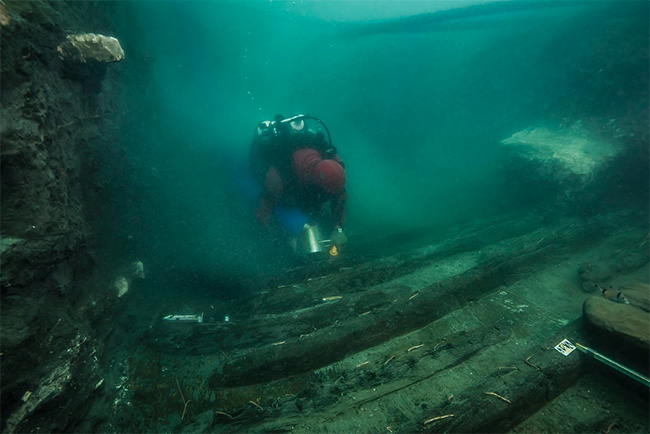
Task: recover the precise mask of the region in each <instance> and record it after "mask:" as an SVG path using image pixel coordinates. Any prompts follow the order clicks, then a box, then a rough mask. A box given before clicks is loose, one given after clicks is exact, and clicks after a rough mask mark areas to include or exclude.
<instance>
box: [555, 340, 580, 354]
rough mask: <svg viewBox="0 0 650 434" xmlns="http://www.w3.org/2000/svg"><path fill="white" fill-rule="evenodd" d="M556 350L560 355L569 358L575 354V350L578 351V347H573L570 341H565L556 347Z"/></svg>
mask: <svg viewBox="0 0 650 434" xmlns="http://www.w3.org/2000/svg"><path fill="white" fill-rule="evenodd" d="M555 349H556V350H557V352H558V353H561V354H564V355H565V356H568V355H569V354H571V353H572V352H573V350H575V349H576V346H575V345H573V344H572V343H571V342H569V341H568V339H565V340H563V341H562V342H560V343H559V344H557V345H556V346H555Z"/></svg>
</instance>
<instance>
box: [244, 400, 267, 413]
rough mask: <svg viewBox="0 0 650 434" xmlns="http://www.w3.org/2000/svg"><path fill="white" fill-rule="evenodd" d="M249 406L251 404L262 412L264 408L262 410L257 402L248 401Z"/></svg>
mask: <svg viewBox="0 0 650 434" xmlns="http://www.w3.org/2000/svg"><path fill="white" fill-rule="evenodd" d="M248 403H249V404H253V405H254V406H255V407H257V408H259V409H260V410H262V411H264V408H262V406H261V405H259V404H258V403H257V402H255V401H253V400H250V401H248Z"/></svg>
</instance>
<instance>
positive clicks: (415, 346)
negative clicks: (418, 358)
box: [406, 344, 424, 353]
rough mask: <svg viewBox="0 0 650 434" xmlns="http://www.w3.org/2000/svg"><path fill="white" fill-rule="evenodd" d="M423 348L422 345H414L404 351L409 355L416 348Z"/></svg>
mask: <svg viewBox="0 0 650 434" xmlns="http://www.w3.org/2000/svg"><path fill="white" fill-rule="evenodd" d="M423 346H424V344H420V345H414V346H412V347H411V348H409V349H408V350H406V352H407V353H410V352H411V351H413V350H417V349H418V348H422V347H423Z"/></svg>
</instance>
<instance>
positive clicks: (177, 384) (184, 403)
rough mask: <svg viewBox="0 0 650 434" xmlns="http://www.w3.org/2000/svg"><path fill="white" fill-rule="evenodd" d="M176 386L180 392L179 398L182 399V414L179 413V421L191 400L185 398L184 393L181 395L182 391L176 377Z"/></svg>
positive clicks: (183, 416) (183, 417)
mask: <svg viewBox="0 0 650 434" xmlns="http://www.w3.org/2000/svg"><path fill="white" fill-rule="evenodd" d="M176 387H178V391H179V392H180V394H181V399H182V400H183V414H182V415H181V422H182V421H183V420H184V419H185V413H186V412H187V405H188V404H189V403H190V402H192V400H191V399H190V400H187V401H186V400H185V395H183V391H182V390H181V385H180V384H179V383H178V378H177V379H176Z"/></svg>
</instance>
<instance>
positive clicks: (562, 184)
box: [501, 122, 623, 201]
mask: <svg viewBox="0 0 650 434" xmlns="http://www.w3.org/2000/svg"><path fill="white" fill-rule="evenodd" d="M501 143H502V145H503V149H504V151H505V159H506V161H507V168H508V170H509V171H510V172H513V174H514V178H513V179H512V181H513V182H517V181H523V182H525V183H529V184H534V185H537V186H541V187H543V188H547V189H549V190H551V191H556V192H558V194H559V196H560V197H562V198H563V199H565V200H569V201H574V200H575V198H576V197H577V196H579V195H580V194H581V193H583V192H584V191H585V189H587V188H588V187H589V186H590V185H591V184H592V183H593V182H594V181H595V180H596V179H597V178H598V176H599V175H601V174H603V173H604V171H605V170H607V168H608V167H610V164H611V163H612V161H613V160H614V159H615V158H616V157H617V155H619V154H620V153H621V152H622V150H623V146H622V145H621V144H619V143H617V142H616V141H614V140H613V139H605V138H602V137H599V136H598V135H597V134H595V133H594V132H592V131H590V130H588V129H587V128H585V127H584V126H583V125H582V123H581V122H576V123H575V124H573V125H572V126H570V127H564V128H549V127H546V126H538V127H529V128H527V129H525V130H522V131H519V132H517V133H515V134H513V135H512V136H511V137H509V138H507V139H505V140H503V141H502V142H501Z"/></svg>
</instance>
